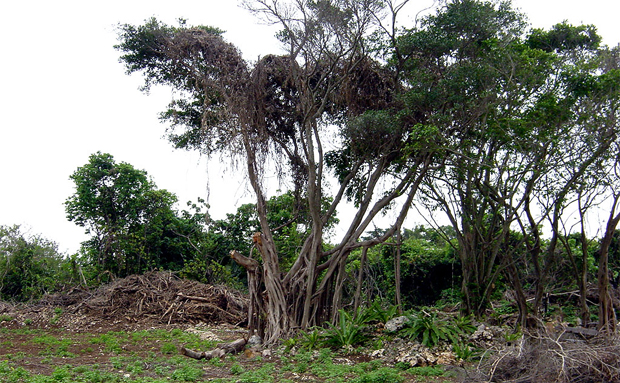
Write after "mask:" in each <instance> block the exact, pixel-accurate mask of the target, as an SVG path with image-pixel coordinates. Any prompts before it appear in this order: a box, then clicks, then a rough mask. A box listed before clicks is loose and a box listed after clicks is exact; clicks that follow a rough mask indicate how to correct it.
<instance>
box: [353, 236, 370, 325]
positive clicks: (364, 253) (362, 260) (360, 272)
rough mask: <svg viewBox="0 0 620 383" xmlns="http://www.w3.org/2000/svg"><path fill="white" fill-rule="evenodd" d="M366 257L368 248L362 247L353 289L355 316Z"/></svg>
mask: <svg viewBox="0 0 620 383" xmlns="http://www.w3.org/2000/svg"><path fill="white" fill-rule="evenodd" d="M367 256H368V246H364V247H362V257H361V259H360V270H359V273H358V274H357V286H356V288H355V297H354V299H353V302H354V303H353V312H354V313H355V315H356V316H357V311H358V309H359V307H360V300H361V296H362V284H363V283H364V268H365V267H366V258H367Z"/></svg>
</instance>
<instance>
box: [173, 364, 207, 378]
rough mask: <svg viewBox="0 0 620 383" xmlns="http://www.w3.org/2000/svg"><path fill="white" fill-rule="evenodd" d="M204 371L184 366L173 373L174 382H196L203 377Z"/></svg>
mask: <svg viewBox="0 0 620 383" xmlns="http://www.w3.org/2000/svg"><path fill="white" fill-rule="evenodd" d="M202 374H203V372H202V369H200V368H196V367H193V366H187V365H185V366H182V367H181V368H178V369H176V370H174V371H173V372H172V375H171V378H172V380H180V381H183V382H195V381H197V380H198V379H200V378H201V377H202Z"/></svg>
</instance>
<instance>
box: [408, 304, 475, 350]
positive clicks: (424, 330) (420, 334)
mask: <svg viewBox="0 0 620 383" xmlns="http://www.w3.org/2000/svg"><path fill="white" fill-rule="evenodd" d="M408 318H409V321H408V322H407V324H406V326H405V327H404V328H403V329H402V330H400V334H402V335H404V336H406V337H408V338H410V339H417V340H419V341H420V342H421V343H422V344H423V345H424V346H426V347H429V348H432V347H435V346H436V345H437V344H439V342H440V341H447V342H450V343H452V344H457V345H459V344H461V338H464V339H466V338H467V337H468V336H469V335H470V334H471V333H473V332H474V331H475V329H476V328H475V327H474V326H473V324H472V319H471V317H457V318H451V319H442V318H439V316H438V315H437V313H436V312H434V311H426V310H422V311H420V312H419V313H417V314H413V315H411V314H409V315H408Z"/></svg>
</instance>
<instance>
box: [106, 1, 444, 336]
mask: <svg viewBox="0 0 620 383" xmlns="http://www.w3.org/2000/svg"><path fill="white" fill-rule="evenodd" d="M267 4H268V2H265V1H262V0H256V1H250V2H247V3H246V5H247V6H248V8H249V9H250V10H251V11H252V12H254V13H256V14H258V15H260V16H261V17H263V18H264V19H266V20H269V21H273V22H274V23H277V24H279V25H280V27H282V31H281V32H280V33H279V34H278V36H279V38H280V39H281V41H282V42H283V44H285V45H286V46H287V53H286V54H282V55H269V54H267V55H264V56H262V58H261V59H260V60H258V61H256V62H248V61H245V60H244V59H243V58H242V56H241V54H240V53H239V52H238V50H237V49H236V48H235V47H234V46H233V45H232V44H230V43H228V42H227V41H225V40H224V38H223V37H222V34H221V32H220V31H214V29H213V28H209V27H204V26H196V27H191V26H187V25H184V24H182V25H179V26H178V27H172V26H167V25H164V24H162V23H160V22H158V21H156V20H153V19H151V20H147V22H146V23H144V25H141V26H133V25H121V26H120V27H119V44H118V45H117V46H116V48H117V49H118V50H119V51H120V54H121V58H120V59H121V62H123V64H124V65H125V67H126V69H127V72H128V73H136V72H139V73H141V74H143V76H144V79H145V89H148V88H149V87H150V86H152V85H164V86H168V87H170V88H172V89H175V90H176V91H178V92H175V94H177V95H178V98H177V99H175V100H173V101H172V102H171V104H170V105H169V108H168V110H166V111H165V112H164V113H162V118H163V119H164V120H165V121H167V122H168V123H169V124H170V125H171V129H170V136H169V139H170V141H171V143H172V144H173V145H174V146H175V147H177V148H185V149H196V150H199V151H201V152H202V153H205V154H207V155H209V156H214V155H216V154H218V153H219V154H222V155H223V157H225V158H229V159H230V160H231V161H233V162H235V161H239V162H238V163H244V164H246V165H247V166H246V167H245V170H246V175H247V177H248V180H249V183H250V186H251V187H252V191H253V192H254V194H255V196H256V212H257V218H258V222H259V224H260V231H259V232H260V233H261V234H260V237H257V240H258V239H260V244H261V246H262V247H260V246H259V248H258V250H259V253H260V260H261V262H262V263H261V266H262V267H261V269H260V270H254V269H255V265H254V263H253V262H249V263H251V264H252V266H251V267H252V270H250V271H251V272H255V273H256V274H257V277H258V278H257V281H258V282H257V283H258V284H259V286H252V287H251V289H252V291H251V292H250V293H251V296H252V299H253V303H252V305H253V307H254V308H255V312H256V313H257V314H258V315H257V316H256V318H259V316H260V315H262V316H263V317H264V318H265V320H262V321H257V323H253V324H251V326H254V325H256V326H264V327H265V330H266V331H265V333H266V335H267V337H266V339H265V340H266V342H267V343H275V342H277V340H278V339H280V338H282V337H286V336H288V335H290V334H289V333H290V332H292V331H293V329H295V328H301V329H306V328H309V327H312V326H314V325H321V324H322V323H323V322H324V321H325V320H328V319H329V318H332V317H335V316H336V315H335V314H337V310H339V309H341V308H342V302H341V297H342V288H341V287H338V290H337V291H334V290H333V289H332V288H328V286H342V283H340V282H338V283H333V282H335V281H336V280H337V279H338V280H340V281H342V279H343V278H344V273H345V270H344V268H338V267H337V265H338V264H341V263H346V262H345V261H346V258H347V257H348V256H349V255H350V254H351V252H352V251H353V250H355V249H356V248H359V247H361V246H363V244H362V243H360V242H358V239H359V237H360V235H361V234H362V233H363V232H364V231H365V230H366V229H367V228H368V226H369V224H370V222H372V220H373V218H374V217H376V216H378V214H381V213H382V212H385V211H387V210H389V209H391V208H393V207H396V206H398V202H402V204H403V207H402V209H400V211H399V213H398V219H397V222H398V224H395V225H394V227H393V228H391V229H390V231H389V232H388V233H386V234H385V235H383V236H381V237H378V238H374V239H373V240H374V241H376V242H377V243H380V242H384V241H386V240H387V239H389V237H390V236H391V234H392V233H394V231H395V227H396V226H399V225H400V224H401V223H402V220H403V219H404V217H405V216H406V214H407V213H408V210H409V207H410V206H411V203H412V198H411V197H412V195H413V194H415V192H416V189H417V183H416V182H415V181H416V179H418V178H419V177H420V176H421V174H422V173H423V172H424V171H425V170H426V169H427V167H428V165H429V164H428V157H429V156H430V153H429V150H427V149H426V148H425V147H424V146H423V145H417V146H416V144H419V143H421V142H426V141H428V140H429V139H428V137H421V136H423V134H410V133H412V131H413V133H419V132H418V131H431V130H424V129H421V128H420V126H419V124H417V122H419V121H418V120H421V119H423V118H422V117H420V118H413V117H412V115H409V116H406V118H401V115H400V114H399V113H398V111H396V110H391V108H392V106H393V105H392V104H393V103H394V102H395V97H394V94H395V93H396V92H397V91H398V88H399V84H400V82H399V80H398V79H397V77H398V76H397V75H395V73H397V72H391V70H390V69H389V68H387V67H385V66H384V65H383V61H382V60H381V59H379V58H377V57H372V55H371V54H370V53H371V52H372V50H371V49H370V46H369V44H370V43H369V41H368V39H367V38H366V37H367V36H369V35H370V34H371V33H372V32H373V31H379V30H383V29H382V28H380V26H378V25H377V23H376V21H377V16H378V15H381V14H382V13H383V12H384V11H389V7H388V5H387V3H385V2H383V1H377V0H355V1H347V2H335V3H328V2H312V1H311V2H305V1H303V2H291V3H288V4H287V6H285V7H280V6H277V7H271V6H268V5H267ZM431 137H432V136H431ZM330 173H331V174H330ZM332 175H335V177H336V179H337V182H338V186H337V187H338V190H337V191H333V192H332V191H331V190H330V187H329V186H330V184H331V180H333V178H332V177H331V176H332ZM273 176H275V177H273ZM268 179H275V180H276V182H278V184H279V185H286V186H287V187H289V188H290V191H291V195H292V196H293V197H294V200H295V207H298V208H299V211H303V209H305V208H307V217H308V220H307V221H306V223H303V224H300V223H297V227H296V228H293V226H291V227H292V228H293V229H292V231H291V230H289V229H288V228H286V229H285V228H283V227H281V224H282V223H275V222H273V221H271V218H270V217H269V215H270V209H269V207H268V201H269V200H270V198H269V196H268V195H267V194H266V190H269V185H267V182H266V181H267V180H268ZM271 190H273V189H271ZM346 199H349V200H351V201H353V202H354V204H355V205H356V206H357V208H358V213H357V218H355V219H352V220H350V221H349V222H348V226H349V227H348V228H347V229H345V236H344V237H343V238H342V239H341V240H340V243H338V244H335V245H334V246H326V245H325V240H326V238H328V236H329V225H330V222H334V219H335V217H336V212H337V208H338V206H339V204H341V203H343V202H344V201H346ZM302 201H303V202H302ZM397 201H398V202H397ZM395 223H396V222H395ZM299 234H301V235H299ZM278 237H279V238H278ZM284 239H285V240H284ZM246 240H247V239H246ZM283 240H284V241H283ZM257 242H258V241H257ZM291 254H292V256H291ZM236 259H241V258H236ZM326 262H327V263H326ZM218 263H220V264H222V263H221V262H218ZM249 263H248V264H249ZM320 267H328V268H329V270H328V271H327V272H326V273H321V272H320V270H319V268H320ZM259 289H260V291H261V294H262V295H264V296H265V297H266V299H258V296H259V294H258V290H259ZM255 290H256V291H255ZM315 294H320V295H322V296H321V297H317V296H315ZM331 301H333V302H331ZM330 302H331V303H330ZM316 313H318V314H319V315H315V314H316ZM251 320H252V321H254V320H255V319H254V318H252V319H251Z"/></svg>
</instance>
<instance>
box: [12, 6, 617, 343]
mask: <svg viewBox="0 0 620 383" xmlns="http://www.w3.org/2000/svg"><path fill="white" fill-rule="evenodd" d="M406 3H407V2H406V1H404V2H401V3H399V4H398V5H397V4H396V3H393V2H379V1H372V0H354V1H310V2H304V1H301V2H296V3H295V4H294V6H293V5H291V7H289V8H287V9H286V10H284V9H283V8H279V7H278V6H276V5H278V4H280V5H281V2H279V1H274V2H271V1H264V0H256V1H253V2H249V4H250V8H251V10H252V11H253V12H256V13H258V14H260V15H262V16H263V17H266V18H267V19H271V20H274V21H276V22H278V23H279V24H280V26H281V27H282V32H281V33H280V35H279V36H280V38H281V40H282V43H283V45H284V47H285V48H286V49H287V52H286V54H284V55H279V56H278V55H267V56H265V57H263V58H262V59H261V60H259V61H258V62H256V63H250V62H246V61H244V60H243V59H242V58H241V55H240V54H239V52H238V51H237V50H236V48H235V47H234V46H232V45H231V44H229V43H228V42H226V41H225V40H224V38H223V37H222V36H223V32H221V31H219V30H217V29H215V28H212V27H204V26H199V27H191V26H187V25H186V24H184V23H181V24H180V25H179V26H177V27H173V26H168V25H164V24H162V23H160V22H159V21H157V20H154V19H152V20H148V21H147V22H146V23H145V24H144V25H140V26H133V25H123V26H120V33H119V40H120V43H119V45H118V46H117V49H118V50H119V51H120V52H121V53H122V55H121V61H122V62H123V63H124V64H125V66H126V68H127V70H128V72H129V73H134V72H138V73H142V74H143V75H144V78H145V89H148V88H149V87H150V86H156V85H163V86H169V87H172V88H174V89H175V90H177V91H178V92H177V94H179V98H178V99H176V100H175V101H173V102H172V103H171V105H170V107H169V109H168V110H167V111H165V112H164V113H163V114H162V118H163V120H165V121H167V122H169V123H170V124H171V129H170V136H169V139H170V141H171V142H172V143H173V144H174V145H175V147H177V148H184V149H192V150H200V151H201V152H203V153H205V154H206V155H209V156H211V155H215V154H216V153H218V152H219V153H224V152H225V153H233V154H231V159H232V160H238V159H241V160H243V161H244V162H245V164H246V169H245V170H246V172H247V176H248V179H249V180H250V184H251V186H252V189H253V191H254V193H255V195H256V203H255V204H248V205H244V206H241V207H239V208H238V209H237V211H236V212H234V213H231V214H229V215H228V216H227V217H226V218H225V219H222V220H213V219H211V217H209V215H208V206H205V205H204V202H203V201H201V200H199V201H198V203H189V204H188V210H177V208H176V203H177V199H176V196H174V195H173V194H172V193H170V192H168V191H166V190H160V189H158V188H157V187H156V185H155V183H154V182H153V180H151V179H150V178H149V177H148V175H147V173H146V171H144V170H137V169H135V168H133V166H132V165H130V164H127V163H123V162H121V163H117V162H115V160H114V158H113V157H112V155H110V154H104V153H95V154H93V155H92V156H91V157H90V160H89V162H88V163H87V164H85V165H84V166H82V167H80V168H78V169H77V170H76V172H75V173H74V174H73V175H72V176H71V179H72V180H73V181H74V182H75V194H74V195H72V196H69V198H68V199H67V201H66V210H67V217H68V219H69V220H71V221H74V222H75V223H76V224H77V225H80V226H83V227H84V228H85V230H86V231H87V233H89V234H90V235H91V238H90V239H89V240H88V241H86V242H85V243H83V245H82V248H81V250H80V252H79V254H75V255H71V256H66V255H63V254H59V253H58V251H57V250H56V246H55V245H54V243H53V242H51V241H48V240H46V239H43V238H41V237H39V236H29V235H27V234H26V233H24V232H23V231H22V230H21V228H19V227H2V228H0V294H1V296H2V298H3V299H7V300H19V301H28V300H33V299H36V298H38V297H40V296H41V295H42V294H43V293H45V292H48V291H53V290H57V289H60V288H62V287H64V286H68V285H71V284H78V283H80V284H86V285H93V284H98V283H101V282H104V281H107V280H109V278H110V277H112V276H126V275H129V274H133V273H142V272H145V271H147V270H153V269H168V270H174V271H177V272H179V274H180V275H182V276H185V277H188V278H193V279H197V280H200V281H204V282H209V283H225V284H230V285H233V286H236V287H240V288H245V289H247V290H248V293H249V294H250V296H251V298H252V313H253V316H252V317H251V318H249V325H250V327H251V329H253V330H254V329H256V330H258V331H259V332H260V333H261V334H263V335H265V336H266V339H267V340H268V342H276V341H278V340H280V339H282V338H286V337H290V336H292V335H293V333H294V331H293V330H294V329H302V330H309V329H311V328H312V327H313V326H316V325H319V326H323V325H324V324H325V323H332V325H336V324H337V323H339V321H340V320H342V318H343V317H345V316H346V315H349V314H348V313H347V310H343V309H344V308H349V307H352V308H353V310H350V311H351V312H353V313H357V312H358V309H359V308H360V307H364V306H365V307H368V306H371V305H372V304H373V302H379V303H380V304H384V305H396V307H397V309H400V310H402V309H409V308H413V307H417V306H423V305H436V304H441V305H460V308H461V310H462V312H463V313H464V314H466V315H469V314H472V315H474V316H475V317H478V318H485V317H488V316H489V315H494V314H493V313H495V315H496V317H498V318H499V317H500V311H501V312H502V313H515V314H516V316H517V319H516V321H515V322H514V323H513V324H514V325H515V327H523V328H524V327H527V326H528V318H532V317H533V318H537V317H539V316H541V315H551V314H554V311H553V310H558V311H556V312H555V313H558V315H560V314H561V315H562V316H563V317H564V315H566V314H570V315H569V316H570V319H571V320H572V321H574V322H579V323H581V324H584V325H585V324H587V323H588V322H589V321H592V320H597V321H598V327H599V329H601V330H607V331H612V332H613V331H614V330H615V325H616V312H617V310H618V309H619V307H617V305H614V299H613V293H614V292H615V293H617V289H618V284H619V282H620V269H619V267H620V233H619V232H618V230H617V225H618V222H619V221H620V211H619V210H620V176H619V175H620V157H619V153H620V139H619V137H618V130H619V128H620V127H619V125H618V121H620V120H619V119H618V117H619V115H618V114H619V113H620V108H619V107H620V49H619V48H617V47H616V48H609V47H607V46H604V45H602V44H601V38H600V36H598V35H597V34H596V28H595V27H594V26H591V25H586V26H573V25H569V24H567V23H560V24H557V25H555V26H554V27H552V28H551V29H550V30H540V29H534V30H528V29H527V28H526V25H527V23H526V21H527V20H526V18H525V16H524V15H522V14H520V13H519V12H517V11H515V10H514V9H512V8H511V6H510V3H508V2H492V3H491V2H484V1H474V0H454V1H448V2H446V3H445V4H443V5H441V6H440V7H439V8H438V9H437V10H436V12H434V13H433V14H430V15H428V16H426V17H423V18H422V19H421V20H420V22H419V24H417V25H414V26H408V27H405V28H401V27H399V26H397V25H395V24H394V23H395V22H396V20H397V16H398V13H399V11H400V10H401V9H402V7H401V6H404V5H405V4H406ZM386 14H389V15H390V16H393V17H387V18H386V17H384V16H385V15H386ZM299 16H303V17H299ZM390 20H391V21H390ZM390 23H392V24H390ZM234 156H238V157H235V158H232V157H234ZM267 172H271V173H273V174H276V175H277V178H278V180H279V181H280V182H281V184H282V185H289V186H290V188H288V189H287V190H286V191H285V192H280V193H279V194H276V195H271V196H268V195H267V194H266V193H267V192H266V190H269V188H267V187H266V185H265V183H266V181H265V179H264V174H266V173H267ZM330 185H332V186H333V187H331V188H330V187H329V186H330ZM346 201H348V202H350V203H351V205H353V206H354V207H355V208H356V209H357V210H356V211H355V213H354V214H353V216H352V217H349V218H348V219H347V221H346V222H345V221H344V220H343V219H342V217H339V216H338V213H337V208H338V207H339V206H340V205H339V204H341V203H344V202H346ZM414 209H418V211H421V212H422V213H423V214H422V215H423V216H424V217H426V218H427V222H426V224H425V225H424V226H417V227H413V228H410V229H407V228H405V227H404V220H405V217H406V216H407V214H409V212H410V211H411V210H414ZM388 213H389V214H391V216H393V217H395V219H394V220H393V222H392V223H391V224H390V226H389V227H387V228H384V229H382V228H374V229H373V228H372V225H371V223H372V222H373V219H374V218H376V217H379V216H381V214H388ZM595 217H603V218H602V219H601V220H599V221H596V220H595ZM339 219H340V220H339ZM437 222H447V223H448V224H447V225H440V224H438V223H437ZM595 222H596V223H595ZM336 224H341V225H342V226H343V227H344V229H345V235H344V236H343V237H342V238H333V237H330V231H331V229H332V228H333V227H334V226H335V225H336ZM232 250H236V252H233V256H234V257H233V258H234V259H233V258H231V256H230V252H231V251H232ZM593 282H596V283H597V289H596V293H597V294H596V295H597V300H596V302H595V304H593V303H592V302H591V301H588V293H589V290H591V289H590V287H591V284H592V283H593ZM573 290H576V291H577V294H575V296H576V297H577V298H576V299H575V300H574V301H565V302H563V306H562V307H559V306H558V305H555V306H554V303H557V302H555V301H554V297H555V296H560V295H559V294H562V293H565V292H568V291H573ZM529 298H532V299H529ZM493 302H495V306H494V305H493ZM550 305H551V307H550ZM567 305H568V306H567ZM566 307H570V310H567V309H566ZM568 311H570V312H568Z"/></svg>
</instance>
